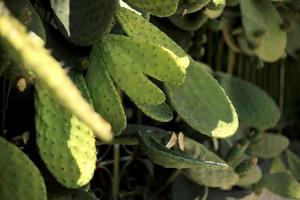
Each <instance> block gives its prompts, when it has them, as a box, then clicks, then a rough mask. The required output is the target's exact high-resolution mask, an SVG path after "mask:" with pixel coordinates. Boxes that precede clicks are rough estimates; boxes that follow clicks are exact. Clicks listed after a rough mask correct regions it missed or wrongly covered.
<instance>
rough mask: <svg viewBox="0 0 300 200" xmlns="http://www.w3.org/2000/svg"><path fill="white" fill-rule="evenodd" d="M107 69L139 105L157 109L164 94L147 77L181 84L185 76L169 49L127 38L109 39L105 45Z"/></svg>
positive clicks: (105, 40)
mask: <svg viewBox="0 0 300 200" xmlns="http://www.w3.org/2000/svg"><path fill="white" fill-rule="evenodd" d="M102 53H103V54H102V56H103V57H102V58H103V59H104V62H105V66H106V68H107V70H108V72H109V73H110V75H111V76H112V78H113V79H114V81H115V82H116V83H117V84H118V86H120V88H121V89H122V90H124V91H125V93H126V94H127V95H128V96H129V97H130V98H131V100H132V101H134V102H137V103H139V104H151V105H153V104H154V105H157V104H161V103H163V102H164V101H165V95H164V93H163V92H162V91H161V90H160V89H159V88H158V87H157V86H156V85H155V84H153V83H152V82H150V81H149V79H148V78H147V77H146V74H147V75H150V76H152V77H154V78H156V79H158V80H161V81H164V82H168V83H173V84H180V83H182V82H183V81H184V78H185V72H184V69H183V67H184V66H183V65H182V63H181V61H180V60H179V59H178V58H177V57H176V55H175V54H173V53H172V52H171V51H169V50H168V49H165V48H163V47H160V46H156V45H150V44H147V43H144V42H143V41H141V40H137V39H133V38H129V37H126V36H118V35H107V36H106V37H105V38H103V41H102Z"/></svg>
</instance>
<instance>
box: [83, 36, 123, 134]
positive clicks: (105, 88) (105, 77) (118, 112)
mask: <svg viewBox="0 0 300 200" xmlns="http://www.w3.org/2000/svg"><path fill="white" fill-rule="evenodd" d="M101 51H102V50H101V42H96V43H95V45H94V46H93V49H92V52H91V55H90V61H89V64H88V71H87V74H86V82H87V86H88V88H89V91H90V94H91V97H92V99H93V103H94V107H95V110H96V111H97V112H98V113H100V114H101V115H102V116H103V117H104V118H105V119H106V120H107V121H108V122H110V124H111V125H112V131H113V133H114V134H115V135H119V134H120V133H121V132H122V131H123V130H124V129H125V127H126V116H125V112H124V109H123V106H122V102H121V99H120V97H119V94H118V91H117V89H116V88H115V86H114V83H113V81H112V80H111V78H110V75H109V73H108V72H107V70H106V67H105V63H104V61H103V58H102V55H101Z"/></svg>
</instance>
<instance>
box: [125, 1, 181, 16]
mask: <svg viewBox="0 0 300 200" xmlns="http://www.w3.org/2000/svg"><path fill="white" fill-rule="evenodd" d="M126 1H127V2H129V3H130V4H132V5H134V6H136V7H138V8H140V9H143V10H145V11H147V12H150V13H151V14H152V15H155V16H158V17H166V16H170V15H172V14H174V13H175V11H176V8H177V5H178V2H179V0H154V1H153V0H126Z"/></svg>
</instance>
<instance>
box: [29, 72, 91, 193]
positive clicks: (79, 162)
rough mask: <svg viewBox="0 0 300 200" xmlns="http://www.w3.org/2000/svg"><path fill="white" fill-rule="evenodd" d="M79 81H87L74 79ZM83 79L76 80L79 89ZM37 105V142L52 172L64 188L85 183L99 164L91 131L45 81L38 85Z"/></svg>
mask: <svg viewBox="0 0 300 200" xmlns="http://www.w3.org/2000/svg"><path fill="white" fill-rule="evenodd" d="M77 76H80V75H78V74H77ZM78 80H82V81H84V79H83V77H82V78H80V79H78V78H75V79H74V81H78ZM82 81H80V82H77V84H78V85H79V88H82V86H80V85H81V84H84V83H83V82H82ZM84 92H86V91H85V90H84V91H82V93H84ZM85 96H87V94H86V95H85ZM35 107H36V117H35V118H36V120H35V122H36V131H37V135H36V139H37V145H38V148H39V152H40V155H41V157H42V159H43V161H44V162H45V163H46V165H47V167H48V169H49V171H50V172H51V173H52V174H53V175H54V176H55V178H56V179H57V181H58V182H60V183H61V184H62V185H64V186H65V187H68V188H79V187H82V186H84V185H86V184H87V183H88V182H89V181H90V179H91V178H92V177H93V174H94V170H95V165H96V146H95V138H94V135H93V132H92V130H91V129H90V128H89V127H87V126H86V125H85V124H84V123H82V122H81V121H79V120H78V118H77V117H76V116H74V115H72V114H71V113H70V112H68V111H66V110H65V109H64V108H63V107H62V106H60V105H59V104H58V102H57V101H56V100H55V98H54V97H53V96H52V95H51V94H50V93H48V91H47V90H46V89H45V86H44V85H43V84H42V83H37V84H36V94H35Z"/></svg>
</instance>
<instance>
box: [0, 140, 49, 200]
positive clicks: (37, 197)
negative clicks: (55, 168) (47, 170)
mask: <svg viewBox="0 0 300 200" xmlns="http://www.w3.org/2000/svg"><path fill="white" fill-rule="evenodd" d="M0 170H1V173H0V199H3V200H4V199H7V200H8V199H14V200H22V199H31V200H46V199H47V197H46V187H45V184H44V180H43V177H42V176H41V174H40V172H39V170H38V169H37V167H36V166H35V165H34V164H33V163H32V162H31V160H30V159H29V158H28V157H27V156H26V155H25V154H24V153H23V152H22V151H21V150H20V149H18V148H17V147H16V146H14V145H13V144H11V143H9V142H7V141H6V140H5V139H3V138H0Z"/></svg>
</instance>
